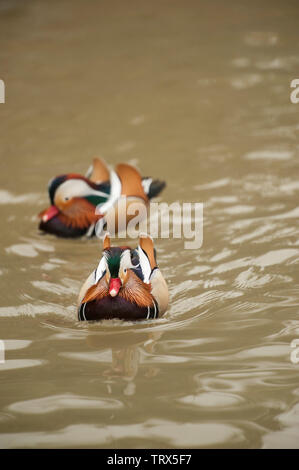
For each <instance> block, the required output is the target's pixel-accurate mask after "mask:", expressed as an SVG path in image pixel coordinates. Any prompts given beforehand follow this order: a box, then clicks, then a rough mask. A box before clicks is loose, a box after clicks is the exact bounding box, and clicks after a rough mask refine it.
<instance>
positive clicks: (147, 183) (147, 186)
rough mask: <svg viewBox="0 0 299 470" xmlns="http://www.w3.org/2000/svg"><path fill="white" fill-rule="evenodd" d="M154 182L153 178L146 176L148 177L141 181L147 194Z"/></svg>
mask: <svg viewBox="0 0 299 470" xmlns="http://www.w3.org/2000/svg"><path fill="white" fill-rule="evenodd" d="M152 182H153V179H152V178H146V179H144V180H142V182H141V183H142V186H143V189H144V192H145V194H148V193H149V190H150V187H151V184H152Z"/></svg>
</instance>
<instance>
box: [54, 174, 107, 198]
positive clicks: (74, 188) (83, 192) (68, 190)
mask: <svg viewBox="0 0 299 470" xmlns="http://www.w3.org/2000/svg"><path fill="white" fill-rule="evenodd" d="M91 195H95V196H104V197H107V194H106V193H103V192H102V191H97V190H96V189H93V188H91V187H90V186H89V185H88V184H87V183H86V181H84V180H79V179H70V180H67V181H64V182H63V183H62V184H61V185H60V186H59V187H58V189H57V191H56V194H55V199H56V198H58V199H59V200H64V199H65V198H68V199H72V198H73V197H85V196H91Z"/></svg>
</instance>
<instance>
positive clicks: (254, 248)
mask: <svg viewBox="0 0 299 470" xmlns="http://www.w3.org/2000/svg"><path fill="white" fill-rule="evenodd" d="M298 13H299V6H298V2H295V1H288V2H283V3H281V2H279V1H273V2H271V3H269V2H266V1H265V2H261V1H253V2H250V3H248V2H238V3H236V2H233V1H229V2H225V3H224V2H220V1H219V2H217V1H216V2H203V1H191V0H189V1H188V2H183V3H182V2H180V1H178V0H172V1H170V0H169V1H168V0H164V1H159V2H147V1H145V0H142V1H140V0H138V1H135V0H134V1H131V2H130V5H129V6H128V4H127V2H122V1H120V0H117V1H115V2H112V3H111V2H108V1H106V0H104V1H102V2H83V1H79V0H76V1H73V2H72V3H71V5H70V2H67V1H59V2H58V1H57V2H51V4H50V3H49V2H46V1H28V2H21V1H10V2H8V1H7V2H5V1H4V2H2V3H1V10H0V14H1V17H0V35H1V44H2V47H1V51H0V60H1V77H0V78H2V79H3V80H4V81H5V84H6V103H5V104H0V119H1V127H0V137H1V147H0V152H1V163H0V165H1V172H0V203H1V214H2V215H1V217H2V227H1V238H2V242H1V268H0V269H1V271H0V279H1V308H0V339H2V340H4V342H5V348H6V351H5V357H6V362H5V363H4V364H0V381H1V393H0V432H1V434H0V446H1V447H5V448H6V447H35V448H36V447H107V448H127V447H146V448H150V447H155V448H163V447H164V448H165V447H171V448H172V447H187V448H188V447H196V448H197V447H222V448H228V447H229V448H231V447H233V448H238V447H243V448H244V447H245V448H260V447H266V448H268V447H280V446H283V447H297V448H298V447H299V438H298V435H299V434H298V433H299V408H298V407H299V405H298V395H299V383H298V372H299V364H298V363H297V364H296V363H293V362H292V361H291V353H292V351H294V348H291V342H292V341H293V340H295V339H299V323H298V299H299V289H298V260H299V242H298V215H299V208H298V191H299V182H298V153H299V144H298V130H299V124H298V122H299V121H298V116H299V114H298V113H299V104H298V105H295V104H291V102H290V92H291V89H290V82H291V80H293V79H294V78H299V77H298V64H299V57H298V47H297V44H298ZM96 155H101V156H103V157H104V158H105V159H106V160H107V161H108V162H109V163H111V164H115V163H117V162H120V161H128V162H131V163H134V164H137V165H138V166H139V168H140V169H141V170H142V173H143V174H144V175H153V176H155V177H159V178H162V179H166V180H167V183H168V186H167V189H166V190H165V191H164V193H163V200H165V201H168V202H174V201H181V202H184V201H185V202H187V201H193V202H194V201H198V202H203V203H204V242H203V246H202V248H201V249H200V250H197V251H193V250H184V249H183V241H182V240H158V241H157V243H156V246H157V252H158V260H159V264H160V267H161V269H162V270H163V273H164V275H165V277H166V278H167V280H168V282H169V288H170V293H171V305H170V308H169V311H168V313H167V314H166V315H165V317H164V318H162V319H160V320H158V321H155V322H149V323H141V324H138V325H134V324H122V323H120V322H114V323H110V322H104V323H103V324H98V325H95V324H90V325H89V324H78V322H77V321H76V309H75V304H76V296H77V293H78V291H79V288H80V286H81V284H82V282H83V280H84V279H85V278H86V277H87V275H88V274H89V272H90V271H91V270H92V269H93V268H94V266H95V265H96V264H97V261H98V259H99V255H100V246H99V242H98V241H97V240H90V241H87V242H86V241H84V240H75V241H70V240H60V239H55V238H54V237H51V236H48V235H44V236H42V235H41V234H40V233H39V232H38V230H37V224H38V221H37V219H36V214H37V213H38V212H40V211H41V210H42V209H43V208H44V207H46V205H47V204H48V200H47V194H46V185H47V182H48V180H49V179H50V178H51V177H52V176H55V175H58V174H61V173H64V172H68V171H73V172H79V173H80V172H84V171H85V170H86V169H87V167H88V166H89V164H90V161H91V159H92V157H94V156H96Z"/></svg>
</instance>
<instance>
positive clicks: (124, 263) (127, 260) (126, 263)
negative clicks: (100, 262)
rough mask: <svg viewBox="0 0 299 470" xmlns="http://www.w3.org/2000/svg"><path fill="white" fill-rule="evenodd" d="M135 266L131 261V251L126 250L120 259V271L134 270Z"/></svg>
mask: <svg viewBox="0 0 299 470" xmlns="http://www.w3.org/2000/svg"><path fill="white" fill-rule="evenodd" d="M134 267H135V266H134V265H133V264H132V261H131V253H130V250H125V251H124V252H123V253H122V255H121V258H120V269H122V270H124V269H130V268H134Z"/></svg>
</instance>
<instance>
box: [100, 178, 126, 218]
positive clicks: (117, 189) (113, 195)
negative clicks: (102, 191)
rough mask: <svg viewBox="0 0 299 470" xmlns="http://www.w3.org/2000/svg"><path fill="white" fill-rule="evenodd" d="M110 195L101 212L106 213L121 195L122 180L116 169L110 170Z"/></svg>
mask: <svg viewBox="0 0 299 470" xmlns="http://www.w3.org/2000/svg"><path fill="white" fill-rule="evenodd" d="M110 184H111V189H110V196H109V199H108V200H107V201H106V202H105V203H104V204H102V206H101V208H100V213H101V214H105V213H106V212H107V211H108V210H109V209H111V207H113V205H114V204H115V203H116V201H117V199H118V198H119V197H120V195H121V181H120V179H119V177H118V175H117V174H116V173H115V171H113V170H112V171H110Z"/></svg>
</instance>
